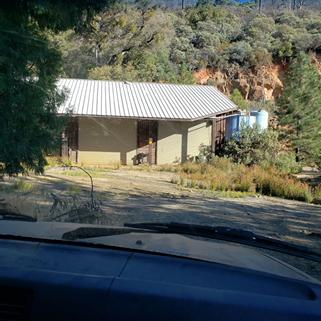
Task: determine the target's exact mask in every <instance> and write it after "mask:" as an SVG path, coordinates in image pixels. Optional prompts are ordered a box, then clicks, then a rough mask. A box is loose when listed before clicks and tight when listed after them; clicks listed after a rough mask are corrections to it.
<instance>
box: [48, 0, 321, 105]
mask: <svg viewBox="0 0 321 321" xmlns="http://www.w3.org/2000/svg"><path fill="white" fill-rule="evenodd" d="M267 3H268V2H267V1H266V2H264V5H265V6H267ZM51 41H52V42H53V44H54V46H56V47H58V48H59V49H60V51H61V53H62V57H63V71H62V76H65V77H74V78H92V79H113V80H127V81H148V82H174V83H195V82H196V83H201V84H213V85H216V86H217V87H218V88H219V89H220V90H221V91H223V92H224V93H226V94H228V95H229V94H231V92H232V91H233V89H235V88H237V89H239V90H240V92H241V93H242V95H243V97H244V98H246V99H248V100H254V101H260V100H264V99H265V100H274V99H275V98H277V97H278V96H279V95H280V93H281V92H282V88H283V83H282V77H283V74H284V71H286V69H287V66H288V64H289V62H291V60H292V58H293V57H295V56H296V54H297V53H298V52H301V51H304V52H309V53H310V54H312V55H316V54H318V53H319V52H321V13H320V12H319V11H312V10H309V9H301V10H294V11H290V10H286V9H282V10H278V11H277V12H273V11H265V12H264V13H262V14H259V13H258V11H257V10H253V9H252V8H251V7H249V6H239V5H229V6H223V5H222V6H214V5H211V4H205V5H199V6H196V7H189V8H186V9H185V10H179V9H177V10H173V9H171V8H167V7H159V6H150V5H147V6H144V5H140V4H136V5H135V6H134V5H129V4H116V5H114V6H113V7H112V8H111V9H108V10H107V9H106V10H102V11H101V12H100V13H99V14H98V15H97V16H96V17H95V18H94V20H93V22H92V23H91V24H90V25H89V26H88V27H87V28H85V29H84V28H83V29H81V30H78V31H77V32H75V31H74V30H68V31H66V32H63V33H60V34H58V35H52V36H51Z"/></svg>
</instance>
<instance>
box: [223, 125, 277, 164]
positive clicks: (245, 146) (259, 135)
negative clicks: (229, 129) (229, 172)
mask: <svg viewBox="0 0 321 321" xmlns="http://www.w3.org/2000/svg"><path fill="white" fill-rule="evenodd" d="M279 150H280V146H279V143H278V136H277V133H276V132H275V131H272V130H261V129H260V128H258V127H256V126H254V127H253V128H252V127H244V128H242V130H241V131H240V133H237V134H235V135H234V136H233V137H232V139H231V140H229V141H228V142H227V143H226V144H225V146H224V149H223V151H222V153H223V154H224V155H225V156H227V157H229V158H231V159H232V160H233V161H234V162H236V163H242V164H245V165H254V164H262V162H271V161H272V160H274V159H275V158H276V155H277V154H278V152H279Z"/></svg>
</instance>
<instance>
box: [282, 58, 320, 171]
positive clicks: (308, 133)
mask: <svg viewBox="0 0 321 321" xmlns="http://www.w3.org/2000/svg"><path fill="white" fill-rule="evenodd" d="M278 104H279V111H278V113H279V117H280V123H281V125H283V127H282V131H283V135H284V138H286V139H287V140H288V141H290V142H291V145H292V146H293V147H294V149H295V150H296V151H297V156H298V158H299V159H300V160H301V161H305V162H309V161H310V162H314V163H317V164H319V165H320V164H321V112H320V111H321V78H320V75H319V73H318V71H317V69H316V67H315V66H314V65H313V64H312V62H311V60H310V58H309V57H308V56H307V55H305V54H299V55H298V57H297V58H296V59H294V60H293V62H292V64H291V65H290V69H289V72H288V73H287V78H286V81H285V89H284V92H283V95H282V97H281V98H280V100H279V102H278Z"/></svg>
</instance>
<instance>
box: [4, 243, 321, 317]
mask: <svg viewBox="0 0 321 321" xmlns="http://www.w3.org/2000/svg"><path fill="white" fill-rule="evenodd" d="M320 298H321V286H320V284H318V283H314V282H305V281H302V280H296V279H292V278H285V277H281V276H275V275H273V274H269V273H264V272H258V271H254V270H251V269H244V268H240V267H233V266H229V265H224V264H216V263H212V262H204V261H200V260H192V259H187V258H182V257H175V256H171V255H161V254H159V253H158V254H155V253H141V252H139V251H134V250H126V249H123V248H122V249H117V248H109V247H96V246H91V245H79V244H71V243H70V244H68V243H67V242H63V243H61V242H53V241H50V242H47V241H39V240H38V241H35V240H32V241H31V240H30V241H29V240H16V239H1V240H0V319H1V320H5V321H13V320H39V321H44V320H46V321H50V320H52V321H57V320H59V321H63V320H71V319H73V320H176V321H177V320H193V321H195V320H221V321H224V320H228V321H233V320H246V321H251V320H256V321H257V320H260V321H264V320H269V321H270V320H282V321H284V320H321V299H320Z"/></svg>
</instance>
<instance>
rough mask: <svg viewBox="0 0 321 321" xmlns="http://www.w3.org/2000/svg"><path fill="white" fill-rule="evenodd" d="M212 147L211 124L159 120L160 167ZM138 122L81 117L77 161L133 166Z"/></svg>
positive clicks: (90, 163) (158, 157) (91, 163)
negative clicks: (204, 147) (209, 146)
mask: <svg viewBox="0 0 321 321" xmlns="http://www.w3.org/2000/svg"><path fill="white" fill-rule="evenodd" d="M201 144H205V145H210V144H211V124H210V123H208V122H206V121H199V122H184V121H159V122H158V141H157V164H171V163H178V162H181V161H185V160H186V159H187V158H188V157H190V156H196V155H198V153H199V147H200V145H201ZM136 147H137V127H136V121H135V120H126V119H107V118H98V117H80V118H79V151H78V161H79V162H80V163H83V164H87V165H107V164H116V163H117V164H119V163H121V164H127V165H131V164H133V161H132V158H133V157H134V156H135V155H136Z"/></svg>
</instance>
